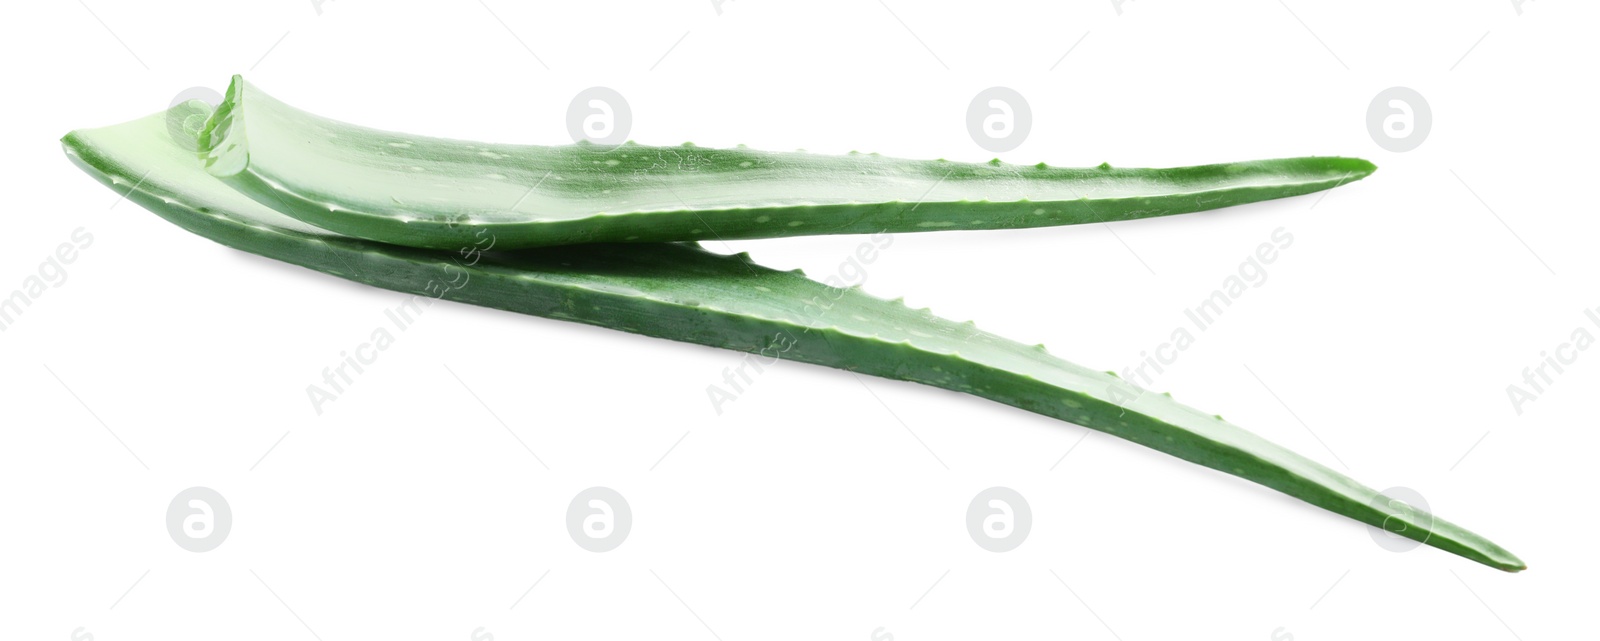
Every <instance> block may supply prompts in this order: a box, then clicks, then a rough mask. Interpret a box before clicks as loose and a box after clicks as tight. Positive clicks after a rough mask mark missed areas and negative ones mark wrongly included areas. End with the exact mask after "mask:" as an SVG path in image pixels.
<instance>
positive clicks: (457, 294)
mask: <svg viewBox="0 0 1600 641" xmlns="http://www.w3.org/2000/svg"><path fill="white" fill-rule="evenodd" d="M201 108H202V105H200V104H199V103H189V104H187V105H179V106H178V107H175V108H174V109H177V110H189V111H191V112H192V111H193V110H196V109H201ZM184 115H186V114H185V113H183V112H178V113H177V117H175V118H173V117H169V116H167V115H165V114H157V115H154V116H150V117H147V118H144V119H142V120H137V121H133V122H130V123H126V124H122V125H117V126H113V127H106V128H101V129H91V130H80V131H74V132H72V133H70V134H68V135H67V136H66V137H65V138H63V141H62V142H63V146H64V147H65V150H66V153H67V155H68V156H69V157H70V158H71V159H72V160H73V162H75V163H76V164H78V166H79V167H81V168H82V169H83V170H84V171H86V172H88V173H89V174H90V175H92V176H94V177H95V178H96V179H98V180H99V181H100V182H102V183H104V184H106V185H107V186H109V187H111V188H112V189H114V190H116V191H118V192H119V193H125V194H126V196H127V198H128V199H129V200H132V201H134V202H137V203H139V204H140V205H141V206H143V207H145V208H147V209H149V210H151V211H153V212H155V213H156V214H157V215H160V216H161V217H163V218H165V219H167V220H168V221H170V222H172V223H174V224H177V225H178V226H180V227H183V228H184V229H187V230H189V231H191V232H194V233H196V234H199V235H201V236H204V237H207V238H210V239H212V240H214V241H217V242H219V243H221V244H223V245H227V246H229V247H234V248H237V249H240V250H243V251H247V252H251V253H255V254H259V255H262V256H266V257H269V258H274V259H277V260H282V261H285V262H289V263H293V264H296V265H300V266H303V267H308V268H310V269H314V270H317V271H321V272H325V273H328V274H332V275H335V276H339V277H341V278H346V279H349V280H353V281H357V282H361V283H366V284H369V285H374V286H377V287H383V288H386V289H391V290H395V291H400V292H406V293H412V294H419V295H436V296H441V297H442V298H446V299H451V300H456V301H461V302H466V303H472V304H476V305H482V306H486V307H493V308H498V309H505V310H510V311H515V312H521V313H525V314H531V315H534V316H543V317H549V318H557V319H562V320H569V321H575V322H580V323H586V324H590V325H598V326H601V327H609V328H612V329H619V330H622V331H627V332H633V333H638V334H644V335H649V336H656V337H660V338H666V339H671V340H678V341H685V342H690V343H698V344H702V345H710V346H714V347H722V348H727V349H733V350H739V351H744V352H755V353H762V354H765V355H767V356H768V357H777V358H784V359H789V360H795V361H802V362H808V363H815V364H819V365H826V366H830V367H836V368H840V369H845V370H850V371H854V372H860V373H864V374H871V375H875V376H881V377H884V378H890V379H898V380H907V381H915V382H919V383H924V384H928V385H932V386H936V387H941V388H945V389H949V390H954V391H958V392H965V393H969V394H973V395H975V396H979V397H983V398H988V399H991V400H994V401H998V402H1001V403H1005V404H1007V405H1012V406H1015V407H1018V408H1021V409H1025V410H1028V411H1031V412H1036V413H1039V414H1042V415H1045V416H1049V417H1052V418H1056V419H1060V420H1063V421H1068V422H1072V423H1077V424H1079V425H1083V426H1086V427H1089V428H1092V429H1095V430H1099V431H1102V432H1105V433H1107V434H1111V435H1114V436H1118V437H1121V438H1123V439H1127V440H1129V441H1133V442H1135V443H1138V444H1140V445H1144V446H1146V447H1150V448H1152V449H1156V450H1159V451H1162V452H1166V453H1168V454H1171V455H1173V456H1176V457H1178V458H1181V459H1184V460H1187V461H1191V462H1194V463H1198V464H1200V465H1204V466H1206V467H1209V468H1212V469H1215V470H1219V471H1221V472H1224V473H1227V474H1232V475H1234V476H1238V477H1240V478H1243V479H1246V480H1249V481H1254V482H1256V483H1259V484H1261V485H1265V486H1267V487H1270V488H1272V489H1275V490H1278V491H1280V492H1283V493H1285V494H1288V495H1290V496H1293V497H1296V498H1299V499H1301V500H1304V501H1306V502H1308V503H1311V504H1312V505H1316V506H1318V507H1321V508H1324V509H1327V510H1330V511H1332V512H1335V513H1338V514H1342V515H1345V516H1347V517H1350V518H1352V519H1355V520H1357V521H1361V522H1363V523H1367V524H1370V525H1374V526H1377V527H1386V528H1387V529H1389V530H1390V531H1397V530H1398V533H1399V534H1402V535H1404V536H1407V537H1410V538H1413V539H1416V540H1419V541H1422V542H1424V543H1426V544H1428V545H1431V546H1434V547H1437V548H1440V549H1442V550H1445V551H1448V552H1451V553H1454V554H1458V555H1460V556H1463V557H1466V558H1469V559H1472V560H1474V561H1478V562H1480V563H1483V564H1486V565H1489V566H1491V567H1495V568H1498V569H1501V570H1507V571H1518V570H1521V569H1524V567H1525V566H1524V565H1523V563H1522V561H1520V560H1518V559H1517V557H1516V556H1514V555H1512V554H1511V553H1510V552H1508V551H1506V550H1504V549H1502V548H1501V547H1500V546H1498V545H1495V544H1494V543H1492V542H1490V541H1488V540H1487V539H1484V538H1483V537H1481V536H1478V535H1477V534H1474V533H1472V532H1469V531H1467V530H1465V529H1462V528H1460V527H1458V526H1456V525H1453V524H1450V523H1448V522H1445V521H1443V520H1440V519H1437V518H1435V517H1433V516H1432V515H1431V514H1428V513H1426V512H1423V511H1421V510H1417V509H1415V508H1411V507H1410V506H1406V505H1403V504H1390V502H1389V501H1388V500H1387V498H1386V497H1383V496H1382V495H1380V494H1379V493H1377V492H1376V491H1374V490H1372V489H1371V488H1368V487H1366V486H1363V485H1361V484H1360V483H1357V482H1355V481H1354V480H1351V479H1350V478H1348V477H1345V476H1343V475H1341V474H1339V473H1338V472H1335V471H1333V470H1331V469H1329V468H1327V467H1324V466H1323V465H1320V464H1318V463H1316V462H1314V461H1312V460H1310V459H1307V458H1305V457H1302V456H1300V455H1298V454H1295V453H1294V452H1291V451H1289V450H1287V449H1284V448H1282V447H1280V446H1278V445H1275V444H1273V443H1271V442H1268V441H1266V440H1264V439H1262V438H1260V437H1258V436H1256V435H1254V434H1252V433H1250V432H1247V431H1245V430H1244V429H1242V428H1239V427H1236V426H1234V425H1232V424H1230V423H1227V422H1225V421H1223V420H1222V419H1221V418H1220V417H1214V416H1210V415H1207V414H1204V413H1202V412H1199V411H1196V410H1193V409H1190V408H1188V407H1186V406H1183V405H1181V404H1179V403H1177V402H1176V401H1173V400H1172V399H1171V398H1170V397H1168V396H1166V395H1162V394H1143V393H1138V390H1136V389H1134V388H1131V386H1128V385H1127V384H1126V383H1123V382H1122V381H1120V379H1117V378H1115V377H1114V376H1110V375H1108V374H1104V373H1100V372H1095V371H1091V370H1089V369H1086V368H1084V367H1080V366H1078V365H1074V364H1072V363H1070V362H1067V361H1065V360H1062V359H1060V358H1056V357H1054V356H1051V355H1050V354H1048V353H1046V352H1045V351H1044V350H1043V348H1042V347H1036V346H1026V345H1022V344H1019V343H1015V342H1012V341H1009V340H1006V339H1003V338H1000V337H998V336H994V335H992V334H989V333H986V332H983V331H980V330H978V329H977V328H976V327H975V326H973V325H972V324H970V323H956V322H952V321H948V320H945V319H942V318H939V317H937V316H934V315H933V314H931V313H929V312H928V311H927V310H915V309H910V308H907V307H905V306H904V305H902V304H900V303H898V302H891V301H884V300H881V299H877V298H873V297H871V296H869V295H867V294H866V293H864V292H862V291H861V290H859V289H836V288H832V287H829V286H826V285H823V284H821V283H818V282H815V281H812V280H810V279H807V278H806V277H805V276H804V275H802V274H799V273H796V272H782V271H776V270H771V269H767V268H764V267H760V266H758V265H753V264H750V263H749V262H748V260H747V258H746V257H743V256H739V257H733V256H722V255H717V254H713V253H709V252H705V251H703V250H700V249H699V248H697V247H693V246H690V245H685V244H681V243H645V244H605V245H589V246H579V247H552V248H546V249H540V250H535V251H521V252H504V253H488V254H483V255H482V256H481V258H480V259H479V260H477V261H476V262H475V264H462V261H461V259H460V256H459V255H458V254H456V253H454V252H445V251H438V250H428V249H415V248H406V247H396V246H392V245H385V244H381V243H375V242H370V241H365V240H361V239H354V238H348V237H345V236H342V235H339V234H336V233H332V232H328V231H324V230H321V229H318V228H316V227H313V226H310V225H307V224H305V223H302V222H300V221H297V220H295V219H293V218H290V217H288V216H285V215H283V214H281V213H279V212H277V211H274V210H272V209H270V208H268V207H265V206H263V205H261V204H259V203H257V202H255V201H253V200H252V199H250V198H248V197H246V196H243V195H241V194H239V193H238V192H236V191H234V190H233V189H231V188H229V187H228V186H227V185H226V184H224V183H223V182H221V181H219V180H217V179H215V178H214V177H212V176H210V175H208V174H206V173H205V172H204V171H203V170H202V169H201V168H200V163H199V162H197V161H196V160H195V159H194V157H193V154H192V152H189V151H188V150H187V149H184V148H180V147H179V146H178V145H176V144H175V143H174V142H172V140H171V138H170V137H169V134H168V129H167V126H166V123H167V122H170V121H179V122H181V121H183V116H184ZM188 115H192V114H188ZM458 282H459V283H460V285H459V286H451V287H448V288H444V289H440V288H437V287H435V286H434V284H436V283H458ZM1119 395H1121V396H1119ZM1119 402H1120V403H1121V405H1119ZM1380 504H1386V505H1385V506H1386V507H1387V509H1383V508H1381V507H1379V506H1380Z"/></svg>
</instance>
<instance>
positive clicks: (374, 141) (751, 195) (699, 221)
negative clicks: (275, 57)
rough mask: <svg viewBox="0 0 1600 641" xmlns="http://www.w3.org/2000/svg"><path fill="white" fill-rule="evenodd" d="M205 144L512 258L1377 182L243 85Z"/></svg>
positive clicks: (353, 205)
mask: <svg viewBox="0 0 1600 641" xmlns="http://www.w3.org/2000/svg"><path fill="white" fill-rule="evenodd" d="M200 138H201V144H202V146H203V151H205V153H206V157H207V164H208V171H210V172H211V173H212V174H213V175H216V176H218V177H221V178H223V179H225V180H226V181H227V182H228V183H229V184H231V185H233V186H234V188H236V189H238V190H240V191H242V192H244V193H246V194H249V195H250V196H251V197H253V198H255V199H256V200H258V201H260V202H262V203H264V204H266V205H268V206H270V207H272V208H274V209H277V210H279V211H282V212H283V213H285V214H288V215H290V216H293V217H295V218H299V219H300V220H303V221H305V222H308V223H311V224H313V225H316V226H318V227H322V228H325V229H329V230H332V231H337V232H339V233H342V234H345V235H348V236H355V237H358V238H367V239H370V240H378V241H383V242H386V243H392V244H396V245H406V246H411V247H433V248H438V249H455V248H458V247H461V246H462V244H463V241H464V240H470V239H472V238H476V237H477V234H479V232H480V231H482V230H488V232H489V233H492V234H493V235H494V237H495V238H496V239H497V243H498V244H497V247H500V248H505V249H514V248H521V247H536V246H550V245H566V244H575V243H594V242H655V241H684V240H707V239H722V240H727V239H735V238H769V237H779V236H796V235H814V234H850V233H876V232H882V231H889V232H916V231H936V230H955V229H1013V228H1023V227H1046V226H1055V225H1073V224H1080V223H1093V222H1107V221H1117V220H1128V219H1134V218H1147V217H1152V216H1168V215H1173V214H1183V213H1189V212H1197V211H1203V210H1209V209H1216V208H1219V207H1227V206H1229V205H1238V204H1242V203H1250V202H1256V201H1261V200H1269V199H1273V198H1283V197H1287V196H1298V195H1301V194H1306V193H1311V192H1315V191H1320V190H1323V189H1329V188H1332V187H1334V186H1337V185H1340V184H1343V183H1346V182H1350V181H1354V180H1359V179H1361V178H1363V177H1365V176H1367V175H1368V174H1370V173H1372V172H1373V170H1374V169H1375V168H1374V167H1373V165H1372V163H1369V162H1367V161H1365V160H1361V159H1356V158H1337V157H1311V158H1288V159H1280V160H1261V161H1253V162H1239V163H1228V164H1217V165H1203V166H1194V167H1178V168H1171V169H1123V168H1112V167H1110V166H1108V165H1101V166H1100V167H1095V168H1087V169H1069V168H1058V167H1047V166H1045V165H1044V164H1043V163H1040V164H1038V165H1034V166H1023V165H1010V164H1004V163H1001V162H999V161H998V160H995V161H993V162H991V163H988V164H971V163H958V162H949V161H944V160H934V161H919V160H901V159H896V158H886V157H882V156H878V155H876V154H852V155H848V156H826V155H816V154H807V153H803V152H785V153H774V152H765V151H754V150H749V149H745V148H739V149H707V148H700V147H695V146H692V145H684V146H681V147H651V146H645V145H637V144H632V143H628V144H624V145H621V146H617V147H604V146H600V145H594V144H586V143H580V144H576V145H566V146H549V147H542V146H520V145H501V144H489V143H472V142H462V141H454V140H444V139H438V138H427V137H422V136H413V135H408V134H402V133H392V132H385V131H378V130H374V129H368V128H365V127H359V126H355V125H350V124H346V123H342V122H338V121H334V120H330V119H327V118H322V117H320V116H316V115H313V114H309V113H306V112H303V111H300V110H298V109H295V108H294V107H291V106H289V105H287V104H284V103H283V102H280V101H278V100H276V99H274V98H273V97H272V96H269V95H267V94H266V93H263V92H262V91H261V90H259V89H257V88H255V87H254V86H252V85H250V84H248V83H246V82H245V81H244V80H243V79H241V78H239V77H237V76H235V77H234V80H233V83H232V84H231V85H230V86H229V88H228V93H227V96H226V99H225V100H224V102H223V104H222V105H220V106H219V107H218V109H217V110H216V112H215V113H214V115H213V116H212V118H211V121H210V122H209V123H207V125H206V129H205V131H204V132H203V133H202V135H201V136H200ZM535 186H537V188H535Z"/></svg>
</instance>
